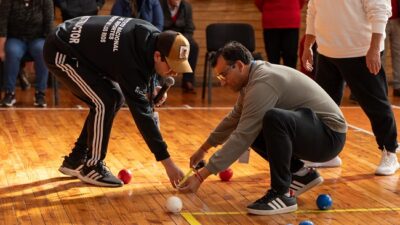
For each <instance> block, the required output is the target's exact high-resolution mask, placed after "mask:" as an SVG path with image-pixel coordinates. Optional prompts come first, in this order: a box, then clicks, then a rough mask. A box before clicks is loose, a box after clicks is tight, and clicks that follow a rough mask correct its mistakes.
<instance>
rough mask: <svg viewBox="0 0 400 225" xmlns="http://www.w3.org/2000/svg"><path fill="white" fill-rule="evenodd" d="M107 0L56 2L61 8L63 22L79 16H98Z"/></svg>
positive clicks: (67, 0) (59, 0) (62, 0)
mask: <svg viewBox="0 0 400 225" xmlns="http://www.w3.org/2000/svg"><path fill="white" fill-rule="evenodd" d="M104 1H105V0H56V5H57V6H58V7H60V9H61V14H62V18H63V20H69V19H72V18H75V17H78V16H90V15H97V13H98V10H99V9H101V7H103V5H104Z"/></svg>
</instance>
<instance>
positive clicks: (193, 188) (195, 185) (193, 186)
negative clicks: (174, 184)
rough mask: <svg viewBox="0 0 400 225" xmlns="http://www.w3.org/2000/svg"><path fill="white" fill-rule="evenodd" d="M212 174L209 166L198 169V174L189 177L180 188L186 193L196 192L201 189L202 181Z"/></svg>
mask: <svg viewBox="0 0 400 225" xmlns="http://www.w3.org/2000/svg"><path fill="white" fill-rule="evenodd" d="M210 175H211V173H210V171H208V169H207V168H205V167H204V168H201V169H200V170H198V172H197V174H194V175H193V176H191V177H189V178H188V179H187V180H186V182H185V183H183V184H182V185H181V186H180V187H178V190H179V191H180V192H184V193H189V192H193V193H195V192H197V190H198V189H199V187H200V185H201V183H202V182H203V181H204V180H205V179H207V177H208V176H210Z"/></svg>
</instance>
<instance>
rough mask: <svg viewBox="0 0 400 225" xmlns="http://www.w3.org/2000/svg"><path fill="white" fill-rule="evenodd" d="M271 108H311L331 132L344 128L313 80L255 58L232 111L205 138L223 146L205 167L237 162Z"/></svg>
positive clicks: (338, 113)
mask: <svg viewBox="0 0 400 225" xmlns="http://www.w3.org/2000/svg"><path fill="white" fill-rule="evenodd" d="M272 108H280V109H286V110H295V109H298V108H310V109H311V110H313V111H314V112H315V113H316V115H317V116H318V118H320V119H321V121H322V122H323V123H325V124H326V125H327V126H328V127H329V128H331V129H332V130H333V131H336V132H339V133H346V131H347V124H346V121H345V119H344V116H343V114H342V112H341V111H340V109H339V107H338V106H337V105H336V103H335V102H334V101H333V100H332V99H331V98H330V97H329V95H328V94H327V93H326V92H325V91H324V90H323V89H322V88H321V87H320V86H319V85H318V84H317V83H315V82H314V81H313V80H312V79H310V78H309V77H307V76H306V75H304V74H302V73H301V72H299V71H297V70H294V69H292V68H289V67H285V66H281V65H275V64H270V63H268V62H264V61H254V62H253V63H252V65H251V68H250V72H249V80H248V83H247V85H246V86H245V87H243V88H242V90H241V91H240V95H239V98H238V100H237V102H236V104H235V106H234V107H233V109H232V111H231V112H230V113H228V115H227V116H226V117H225V118H224V119H223V120H222V121H221V122H220V123H219V124H218V126H217V127H216V128H215V130H214V131H213V132H212V133H211V134H210V136H209V137H208V139H207V142H208V143H209V144H210V145H212V146H214V147H216V146H217V145H220V144H223V143H224V145H223V146H222V148H221V149H219V150H218V151H217V152H215V153H214V154H213V155H212V156H211V158H210V159H209V162H208V164H207V165H206V168H207V169H208V170H209V171H210V172H211V173H213V174H216V173H218V172H219V171H222V170H224V169H226V168H228V167H229V166H230V165H231V164H232V163H233V162H234V161H236V160H237V159H238V158H239V157H240V156H241V155H242V154H243V153H244V152H245V151H246V150H247V149H248V148H249V147H250V146H251V144H252V143H253V142H254V140H255V139H256V137H257V136H258V134H259V133H260V132H261V130H262V119H263V117H264V114H265V113H266V112H267V111H268V110H270V109H272Z"/></svg>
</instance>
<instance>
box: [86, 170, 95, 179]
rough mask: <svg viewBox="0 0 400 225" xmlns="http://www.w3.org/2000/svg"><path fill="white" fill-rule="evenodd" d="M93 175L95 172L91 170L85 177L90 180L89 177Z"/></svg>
mask: <svg viewBox="0 0 400 225" xmlns="http://www.w3.org/2000/svg"><path fill="white" fill-rule="evenodd" d="M94 173H96V171H94V170H92V171H90V172H89V173H88V174H86V176H85V177H89V178H91V177H92V176H93V174H94Z"/></svg>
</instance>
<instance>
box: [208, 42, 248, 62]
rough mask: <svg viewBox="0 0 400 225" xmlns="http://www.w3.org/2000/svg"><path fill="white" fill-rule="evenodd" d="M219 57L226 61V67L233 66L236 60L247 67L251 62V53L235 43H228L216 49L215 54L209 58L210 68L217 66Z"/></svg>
mask: <svg viewBox="0 0 400 225" xmlns="http://www.w3.org/2000/svg"><path fill="white" fill-rule="evenodd" d="M219 56H222V57H223V58H224V59H225V60H226V61H227V64H228V65H233V64H234V63H235V62H236V61H237V60H239V61H242V62H243V63H244V64H246V65H248V64H250V62H251V61H252V60H253V56H252V55H251V52H250V51H249V50H248V49H247V48H246V47H244V46H243V45H242V44H240V43H239V42H237V41H231V42H228V43H227V44H225V46H224V47H222V48H220V49H218V51H217V52H216V53H215V54H212V55H211V56H210V58H211V66H212V67H215V66H216V65H217V59H218V57H219Z"/></svg>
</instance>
